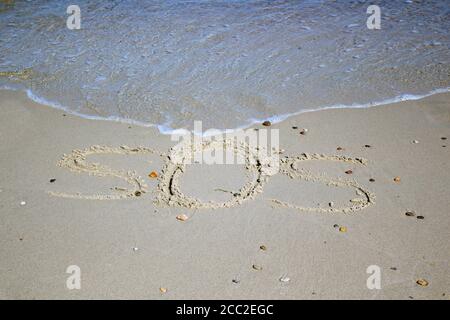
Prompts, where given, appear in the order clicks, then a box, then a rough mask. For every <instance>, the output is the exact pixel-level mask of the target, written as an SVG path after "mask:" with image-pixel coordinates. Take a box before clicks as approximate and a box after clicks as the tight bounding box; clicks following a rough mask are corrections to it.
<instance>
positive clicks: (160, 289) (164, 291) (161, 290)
mask: <svg viewBox="0 0 450 320" xmlns="http://www.w3.org/2000/svg"><path fill="white" fill-rule="evenodd" d="M159 292H161V293H166V292H167V289H166V288H163V287H161V288H159Z"/></svg>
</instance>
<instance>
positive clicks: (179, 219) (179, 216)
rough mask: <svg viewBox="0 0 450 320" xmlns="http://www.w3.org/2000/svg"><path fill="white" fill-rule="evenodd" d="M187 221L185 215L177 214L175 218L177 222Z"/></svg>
mask: <svg viewBox="0 0 450 320" xmlns="http://www.w3.org/2000/svg"><path fill="white" fill-rule="evenodd" d="M187 219H189V217H188V216H187V215H185V214H179V215H178V216H177V220H178V221H186V220H187Z"/></svg>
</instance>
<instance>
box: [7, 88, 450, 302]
mask: <svg viewBox="0 0 450 320" xmlns="http://www.w3.org/2000/svg"><path fill="white" fill-rule="evenodd" d="M0 114H1V117H0V119H1V120H0V121H1V123H0V141H1V143H0V148H1V150H0V298H3V299H40V298H43V299H80V298H99V299H101V298H105V299H109V298H121V299H127V298H138V299H336V298H337V299H344V298H349V299H360V298H361V299H393V298H396V299H431V298H433V299H448V295H449V294H450V292H449V291H448V290H449V288H450V276H449V273H448V270H449V265H448V264H449V257H450V245H449V243H450V241H449V240H450V236H449V232H448V228H449V226H450V215H449V207H450V195H449V194H450V193H449V192H448V188H449V181H450V162H449V161H448V159H449V152H450V143H449V141H450V140H449V139H450V94H448V93H445V94H437V95H433V96H431V97H428V98H425V99H422V100H417V101H407V102H400V103H396V104H391V105H385V106H379V107H374V108H370V109H345V110H326V111H319V112H312V113H305V114H301V115H299V116H295V117H292V118H289V119H287V120H286V121H284V122H282V123H279V124H274V125H272V126H271V127H270V128H275V129H279V130H280V133H279V134H280V147H281V148H282V149H284V150H285V151H284V153H283V154H282V155H281V157H282V159H283V157H285V156H288V157H290V158H288V159H291V160H292V159H296V160H295V161H294V162H295V163H287V164H286V166H285V167H284V169H285V171H282V172H280V173H277V174H275V175H270V176H269V177H267V181H265V182H264V185H263V186H261V189H258V190H257V192H255V193H254V194H252V196H251V197H249V198H248V199H244V201H240V202H239V203H234V204H233V205H231V206H228V207H227V206H225V207H218V208H212V207H206V208H201V207H199V206H196V205H193V206H191V207H190V208H188V207H181V206H179V205H180V203H176V202H175V203H172V205H171V206H167V203H166V204H164V201H157V200H158V199H160V198H159V196H160V192H161V188H159V187H158V185H161V181H163V180H164V178H165V177H166V176H165V175H164V174H165V173H163V172H162V168H163V167H164V165H165V161H166V160H167V159H166V158H165V157H166V156H167V152H168V150H169V149H170V147H172V146H173V145H174V142H173V141H171V140H170V136H167V135H161V134H160V133H159V132H158V131H157V130H156V129H152V128H143V127H137V126H130V125H128V124H121V123H114V122H106V121H93V120H86V119H82V118H79V117H76V116H72V115H68V114H64V112H62V111H59V110H55V109H51V108H49V107H46V106H42V105H39V104H37V103H35V102H32V101H31V100H29V99H28V98H27V97H26V95H25V94H23V93H20V92H12V91H5V90H2V91H0ZM293 127H295V129H294V128H293ZM255 128H259V129H260V128H265V127H263V126H255ZM305 128H306V129H308V130H307V132H306V134H300V132H301V131H302V130H303V129H305ZM444 138H447V139H446V140H444ZM93 146H94V147H93ZM95 146H103V147H95ZM104 146H106V147H104ZM125 146H126V147H125ZM73 150H79V151H75V153H72V152H73ZM89 150H90V151H89ZM99 151H101V152H99ZM89 153H90V154H89ZM305 154H306V155H305ZM64 155H65V156H64ZM74 155H75V157H73V156H74ZM343 158H345V159H365V160H364V164H362V163H359V162H358V161H334V160H336V159H343ZM64 159H66V160H67V159H69V160H68V162H69V163H75V164H76V166H75V170H73V171H70V170H68V169H71V167H70V166H69V167H67V166H64V163H65V162H64ZM75 160H76V162H75ZM61 161H62V162H61ZM66 163H67V162H66ZM95 163H98V165H95ZM291 165H292V166H291ZM289 168H291V169H292V168H294V171H293V172H291V171H290V170H291V169H289ZM72 169H74V168H72ZM297 169H298V171H297ZM95 170H99V171H100V173H103V174H98V172H97V174H96V173H95V172H96V171H95ZM105 170H107V172H105ZM108 170H109V171H108ZM301 170H304V171H301ZM134 171H135V172H134ZM151 172H155V173H156V174H157V177H153V178H152V177H149V176H148V175H149V173H151ZM246 172H247V171H246V169H245V168H244V166H243V165H234V166H233V165H213V166H211V165H204V164H203V165H189V166H187V167H186V170H185V172H183V173H181V174H180V176H179V181H178V185H177V187H178V188H179V190H181V191H182V193H183V194H185V195H189V196H192V197H195V198H200V199H202V200H205V201H208V200H211V201H215V202H216V203H217V202H226V201H229V199H230V197H233V195H232V194H230V193H228V192H227V191H231V193H233V191H236V190H239V189H240V188H241V187H242V186H243V185H245V184H246V181H247V180H248V179H249V177H247V175H246ZM299 172H302V174H303V175H302V174H299ZM346 172H347V173H346ZM304 173H307V174H306V178H308V177H319V179H304V178H305V174H304ZM396 177H398V179H395V178H396ZM128 179H129V180H128ZM395 180H396V181H395ZM330 181H347V182H348V184H347V185H338V186H336V185H330V184H329V183H328V182H330ZM356 185H357V186H358V188H361V190H363V191H367V192H368V194H369V195H370V196H367V195H365V194H364V192H362V191H361V190H359V189H358V188H356V187H355V186H356ZM163 189H164V188H163ZM224 190H225V192H223V191H224ZM136 191H139V192H138V193H136ZM61 195H74V196H73V197H67V196H61ZM89 195H91V196H94V197H93V198H94V199H93V200H92V199H91V200H89V199H86V196H89ZM98 195H102V196H101V197H95V196H98ZM111 195H113V196H112V197H111ZM108 196H110V197H108ZM366 196H367V197H366ZM364 197H366V200H367V199H370V201H369V200H367V201H366V202H364V203H365V204H366V205H364V206H362V205H359V204H361V203H359V201H361V200H358V199H361V198H362V199H364ZM99 199H100V200H99ZM164 199H165V198H164V197H163V200H164ZM160 200H161V199H160ZM181 204H183V203H181ZM346 207H352V208H357V210H347V211H346V210H339V209H338V208H346ZM332 209H336V210H332ZM407 212H412V213H410V214H406V213H407ZM177 217H178V219H177ZM183 220H184V221H183ZM70 265H77V266H79V267H80V269H81V289H80V290H76V289H75V290H68V289H67V287H66V279H67V278H68V277H69V276H70V275H69V274H67V273H66V269H67V267H68V266H70ZM371 265H376V266H379V267H380V270H381V289H380V290H377V289H374V290H369V289H368V288H367V285H366V281H367V278H368V277H369V276H370V275H369V274H367V273H366V270H367V268H368V267H369V266H371ZM420 279H424V280H426V282H423V281H419V283H421V284H422V285H420V284H418V283H417V281H418V280H420ZM161 288H164V289H163V290H162V291H161V290H160V289H161Z"/></svg>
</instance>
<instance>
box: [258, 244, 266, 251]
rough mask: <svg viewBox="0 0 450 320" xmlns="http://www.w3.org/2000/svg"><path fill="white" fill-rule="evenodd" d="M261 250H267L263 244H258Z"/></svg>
mask: <svg viewBox="0 0 450 320" xmlns="http://www.w3.org/2000/svg"><path fill="white" fill-rule="evenodd" d="M259 248H260V249H261V250H262V251H266V250H267V247H266V246H265V245H262V246H260V247H259Z"/></svg>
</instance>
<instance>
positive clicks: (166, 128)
mask: <svg viewBox="0 0 450 320" xmlns="http://www.w3.org/2000/svg"><path fill="white" fill-rule="evenodd" d="M0 90H13V91H17V90H21V89H18V88H15V87H11V86H6V85H5V86H1V87H0ZM24 91H25V92H26V94H27V96H28V98H29V99H30V100H32V101H34V102H36V103H39V104H41V105H45V106H48V107H52V108H55V109H58V110H62V111H64V112H66V113H67V114H71V115H74V116H78V117H80V118H84V119H88V120H97V121H112V122H119V123H125V124H129V125H135V126H140V127H147V128H149V127H155V128H157V129H158V130H159V132H160V133H161V134H165V135H171V134H174V133H179V132H181V131H183V130H185V129H184V128H170V127H169V126H166V125H159V124H153V123H145V122H141V121H136V120H132V119H123V118H120V117H112V116H111V117H99V116H92V115H86V114H82V113H79V112H75V111H73V110H71V109H70V108H67V107H64V106H61V105H59V104H57V103H54V102H51V101H48V100H46V99H44V98H41V97H38V96H37V95H35V94H34V93H33V92H32V91H31V90H30V89H25V90H24ZM446 92H450V87H447V88H439V89H435V90H432V91H430V92H428V93H425V94H421V95H414V94H403V95H400V96H397V97H394V98H389V99H385V100H382V101H377V102H371V103H365V104H352V105H342V104H338V105H332V106H324V107H320V108H315V109H308V110H301V111H298V112H294V113H289V114H282V115H276V116H272V117H269V118H263V119H249V120H248V121H247V123H246V124H245V125H242V126H239V127H236V128H228V129H222V130H219V129H214V128H210V129H208V131H209V130H214V131H216V132H220V133H227V132H233V131H236V130H244V129H247V128H249V127H251V126H253V125H255V124H261V123H262V122H264V121H270V122H271V123H280V122H283V121H284V120H286V119H288V118H290V117H293V116H297V115H300V114H303V113H309V112H317V111H323V110H330V109H364V108H371V107H377V106H383V105H387V104H393V103H397V102H402V101H413V100H420V99H423V98H426V97H429V96H432V95H435V94H440V93H446Z"/></svg>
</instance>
